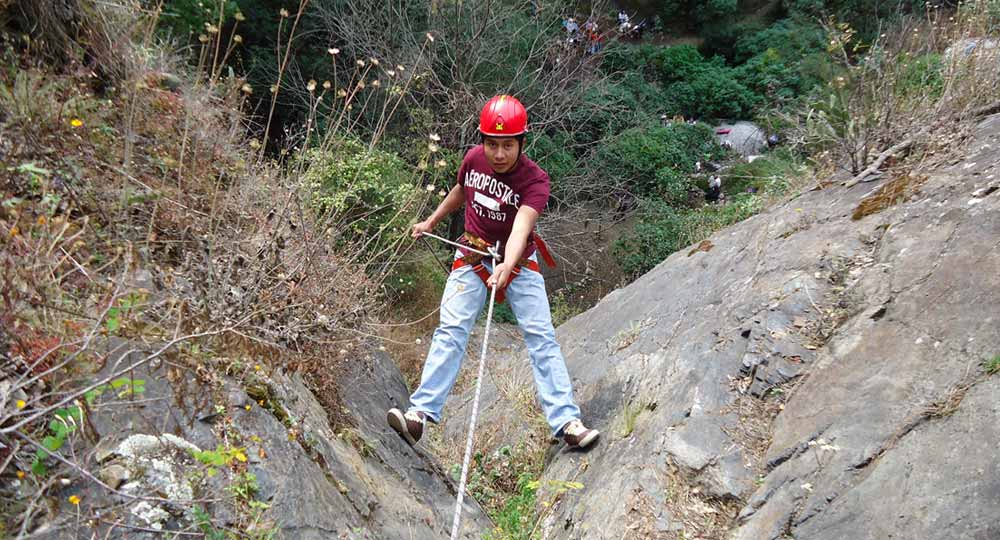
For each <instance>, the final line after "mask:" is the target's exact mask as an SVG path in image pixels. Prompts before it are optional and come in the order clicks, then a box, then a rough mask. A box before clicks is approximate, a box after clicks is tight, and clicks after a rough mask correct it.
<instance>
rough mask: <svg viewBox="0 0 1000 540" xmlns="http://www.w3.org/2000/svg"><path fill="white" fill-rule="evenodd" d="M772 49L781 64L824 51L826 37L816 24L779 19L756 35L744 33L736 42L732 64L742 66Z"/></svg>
mask: <svg viewBox="0 0 1000 540" xmlns="http://www.w3.org/2000/svg"><path fill="white" fill-rule="evenodd" d="M770 49H773V50H775V51H776V52H777V54H778V56H779V57H780V58H781V59H782V60H784V61H794V60H795V59H796V58H801V57H803V56H805V55H808V54H812V53H815V52H819V51H825V50H826V35H825V34H824V32H823V29H822V28H820V27H819V25H817V24H815V23H812V22H803V21H798V20H793V19H782V20H780V21H777V22H775V23H774V24H772V25H771V26H769V27H767V28H765V29H763V30H761V31H759V32H747V33H745V34H743V35H742V36H741V37H740V38H739V39H737V40H736V44H735V46H734V47H733V56H732V61H733V62H734V63H736V64H742V63H745V62H746V61H748V60H750V59H751V58H753V57H754V56H757V55H758V54H761V53H763V52H765V51H767V50H770Z"/></svg>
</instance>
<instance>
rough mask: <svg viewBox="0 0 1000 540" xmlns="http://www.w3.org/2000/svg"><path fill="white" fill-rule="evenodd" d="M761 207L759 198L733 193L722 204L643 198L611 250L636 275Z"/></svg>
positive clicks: (632, 275) (629, 273) (621, 263)
mask: <svg viewBox="0 0 1000 540" xmlns="http://www.w3.org/2000/svg"><path fill="white" fill-rule="evenodd" d="M760 208H761V198H760V197H759V196H757V195H751V194H747V193H742V194H737V195H735V196H734V197H732V198H731V199H730V201H729V203H727V204H724V205H708V206H704V207H702V208H699V209H695V210H678V209H676V208H673V207H671V206H669V205H667V204H665V203H663V202H662V201H645V202H644V203H643V208H642V210H641V213H640V218H639V222H638V223H636V225H635V228H634V229H633V230H632V232H631V233H629V234H627V235H625V236H623V237H622V238H621V239H619V240H618V241H617V242H615V245H614V248H613V254H614V256H615V258H616V259H617V260H618V262H619V264H620V265H621V267H622V270H623V271H624V272H625V273H626V274H628V275H629V276H631V277H633V278H635V277H638V276H640V275H642V274H644V273H646V272H648V271H649V270H651V269H652V268H653V267H654V266H656V265H657V264H659V263H660V262H662V261H663V260H664V259H666V258H667V257H668V256H670V254H671V253H673V252H675V251H678V250H680V249H682V248H684V247H687V246H689V245H691V244H694V243H695V242H698V241H700V240H704V239H705V238H707V237H708V236H710V235H711V234H712V233H714V232H715V231H717V230H719V229H721V228H722V227H725V226H727V225H731V224H733V223H736V222H738V221H742V220H744V219H746V218H748V217H750V216H752V215H754V214H756V213H757V212H759V211H760Z"/></svg>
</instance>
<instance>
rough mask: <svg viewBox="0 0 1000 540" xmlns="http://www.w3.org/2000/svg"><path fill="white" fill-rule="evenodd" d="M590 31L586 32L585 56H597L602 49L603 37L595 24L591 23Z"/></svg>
mask: <svg viewBox="0 0 1000 540" xmlns="http://www.w3.org/2000/svg"><path fill="white" fill-rule="evenodd" d="M590 28H591V29H590V31H588V32H587V43H588V45H587V54H597V53H599V52H601V49H602V48H603V47H604V36H602V35H601V32H600V31H599V30H598V28H597V23H592V24H591V27H590Z"/></svg>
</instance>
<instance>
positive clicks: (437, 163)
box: [434, 159, 448, 169]
mask: <svg viewBox="0 0 1000 540" xmlns="http://www.w3.org/2000/svg"><path fill="white" fill-rule="evenodd" d="M434 166H435V167H437V168H439V169H441V168H443V167H447V166H448V162H447V161H445V160H443V159H439V160H437V161H435V162H434Z"/></svg>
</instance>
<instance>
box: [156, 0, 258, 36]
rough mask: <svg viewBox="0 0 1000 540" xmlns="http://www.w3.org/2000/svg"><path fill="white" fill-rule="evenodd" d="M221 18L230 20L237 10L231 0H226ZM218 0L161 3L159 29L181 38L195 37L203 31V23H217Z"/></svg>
mask: <svg viewBox="0 0 1000 540" xmlns="http://www.w3.org/2000/svg"><path fill="white" fill-rule="evenodd" d="M223 9H224V16H223V20H224V22H225V21H232V20H233V16H234V15H236V12H238V11H239V6H238V5H237V4H236V2H235V1H233V0H226V3H225V6H224V7H223ZM218 22H219V2H218V1H211V0H172V1H170V2H165V3H164V4H163V13H161V14H160V20H159V26H160V31H164V30H167V31H169V32H171V33H172V34H174V35H175V36H178V37H181V38H190V37H192V36H195V37H197V36H198V35H199V34H202V33H205V23H209V24H213V25H217V24H218Z"/></svg>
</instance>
